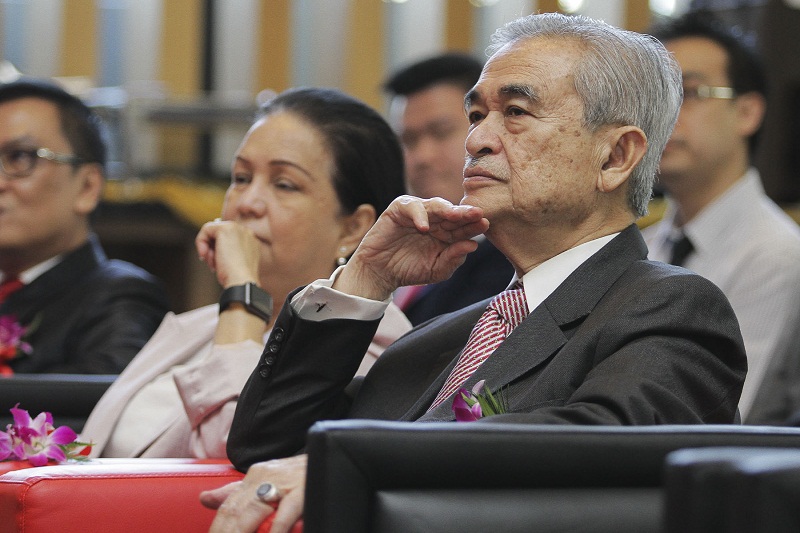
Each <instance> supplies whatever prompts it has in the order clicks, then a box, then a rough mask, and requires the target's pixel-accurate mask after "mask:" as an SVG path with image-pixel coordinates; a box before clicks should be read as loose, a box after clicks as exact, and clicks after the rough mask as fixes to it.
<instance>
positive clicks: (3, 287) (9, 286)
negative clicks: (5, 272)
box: [0, 277, 25, 304]
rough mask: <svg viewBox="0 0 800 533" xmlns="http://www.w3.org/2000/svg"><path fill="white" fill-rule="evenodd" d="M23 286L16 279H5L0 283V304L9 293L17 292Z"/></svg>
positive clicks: (20, 281)
mask: <svg viewBox="0 0 800 533" xmlns="http://www.w3.org/2000/svg"><path fill="white" fill-rule="evenodd" d="M23 285H25V284H24V283H22V280H20V279H19V278H17V277H12V278H6V279H4V280H3V281H2V282H1V283H0V304H2V303H3V302H5V301H6V298H8V297H9V296H10V295H11V293H13V292H16V291H18V290H19V289H21V288H22V287H23Z"/></svg>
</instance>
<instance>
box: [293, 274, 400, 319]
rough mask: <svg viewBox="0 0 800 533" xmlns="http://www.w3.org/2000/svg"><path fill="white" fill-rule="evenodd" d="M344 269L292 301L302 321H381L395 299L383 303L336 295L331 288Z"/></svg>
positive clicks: (339, 293)
mask: <svg viewBox="0 0 800 533" xmlns="http://www.w3.org/2000/svg"><path fill="white" fill-rule="evenodd" d="M343 268H344V267H343V266H341V267H339V268H337V269H336V270H334V272H333V274H331V277H330V278H328V279H318V280H317V281H314V282H313V283H310V284H309V285H307V286H306V287H305V288H304V289H302V290H301V291H300V292H298V293H297V294H295V295H294V298H292V302H291V305H292V309H294V311H295V312H296V313H297V315H298V316H299V317H300V318H302V319H303V320H310V321H312V322H321V321H322V320H330V319H349V320H378V319H379V318H381V317H382V316H383V313H384V312H385V311H386V308H387V307H388V306H389V303H390V302H391V301H392V298H391V297H389V298H387V299H386V300H384V301H382V302H380V301H377V300H370V299H369V298H361V297H360V296H353V295H351V294H346V293H343V292H340V291H337V290H335V289H333V288H332V285H333V283H334V281H336V277H337V276H338V275H339V273H340V272H341V270H342V269H343Z"/></svg>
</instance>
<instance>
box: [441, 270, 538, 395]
mask: <svg viewBox="0 0 800 533" xmlns="http://www.w3.org/2000/svg"><path fill="white" fill-rule="evenodd" d="M527 314H528V305H527V302H526V300H525V289H524V288H523V287H522V282H519V281H518V282H517V283H516V285H514V287H513V288H511V289H508V290H506V291H503V292H501V293H500V294H498V295H497V296H495V297H494V298H493V299H492V301H491V302H489V306H488V307H487V308H486V311H484V312H483V315H481V318H480V319H479V320H478V322H477V323H476V324H475V327H474V328H472V333H470V335H469V339H468V340H467V345H466V346H465V347H464V349H463V350H462V351H461V355H460V356H459V358H458V362H457V363H456V366H454V367H453V370H452V371H451V372H450V375H449V376H448V377H447V381H445V383H444V386H442V390H440V391H439V394H438V395H436V399H435V400H434V401H433V403H432V404H431V406H430V408H429V409H428V411H431V410H433V409H435V408H436V407H438V406H439V405H440V404H441V403H442V402H444V401H445V400H446V399H447V398H449V397H450V396H451V395H452V394H454V393H455V392H456V391H457V390H458V389H459V388H460V387H461V386H462V385H463V384H464V382H465V381H467V379H469V377H470V376H471V375H472V374H473V373H474V372H475V370H477V369H478V367H479V366H481V364H482V363H483V362H484V361H485V360H486V359H488V357H489V356H490V355H491V354H492V352H494V351H495V349H496V348H497V347H498V346H500V344H501V343H502V342H503V341H504V340H505V339H506V337H508V335H509V334H510V333H511V332H512V331H513V330H514V328H516V327H517V326H518V325H519V324H520V323H521V322H522V320H523V319H524V318H525V316H527Z"/></svg>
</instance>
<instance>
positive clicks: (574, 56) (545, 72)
mask: <svg viewBox="0 0 800 533" xmlns="http://www.w3.org/2000/svg"><path fill="white" fill-rule="evenodd" d="M584 53H585V47H584V46H583V45H582V44H581V43H580V42H579V41H577V40H576V39H574V38H566V37H557V36H537V37H529V38H525V39H521V40H518V41H515V42H512V43H509V44H507V45H505V46H503V47H502V48H500V49H499V50H498V51H497V52H496V53H495V54H493V55H492V57H490V58H489V60H488V61H487V62H486V66H485V67H484V69H483V72H482V73H481V77H480V79H479V80H478V82H477V83H476V84H475V86H474V87H473V88H472V89H471V90H470V91H468V92H467V94H466V96H465V99H464V103H465V108H469V107H470V106H471V105H473V104H475V103H478V102H481V103H485V102H487V101H489V100H493V99H503V98H507V97H517V96H520V97H526V98H528V99H531V100H540V99H541V98H542V97H543V96H544V95H545V94H547V93H559V94H561V95H562V96H566V95H569V94H574V93H575V88H574V78H575V70H576V67H577V65H578V63H579V61H580V60H581V59H582V57H583V55H584Z"/></svg>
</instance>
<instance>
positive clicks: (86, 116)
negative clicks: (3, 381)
mask: <svg viewBox="0 0 800 533" xmlns="http://www.w3.org/2000/svg"><path fill="white" fill-rule="evenodd" d="M105 158H106V150H105V146H104V144H103V141H102V139H101V135H100V125H99V120H98V117H97V116H96V115H95V114H94V113H93V112H92V111H91V110H90V109H89V108H88V107H87V106H86V105H84V104H83V102H81V101H80V100H79V99H78V98H76V97H74V96H72V95H70V94H69V93H67V92H66V91H64V90H63V89H61V88H60V87H59V86H57V85H55V84H52V83H51V82H48V81H44V80H34V79H20V80H17V81H14V82H10V83H7V84H0V345H2V346H0V373H2V374H13V373H42V372H48V373H49V372H58V373H88V374H116V373H119V372H120V371H122V370H123V368H125V366H126V365H127V364H128V362H129V361H130V360H131V359H132V358H133V356H134V355H136V353H137V352H138V351H139V349H140V348H141V347H142V346H143V345H144V343H145V342H146V341H147V339H148V338H149V337H150V336H151V335H152V333H153V332H154V331H155V329H156V328H157V327H158V324H159V323H160V322H161V319H162V318H163V316H164V314H165V313H166V311H167V308H168V305H167V301H166V299H165V296H164V291H163V288H162V287H161V286H160V283H159V282H158V280H156V279H155V278H154V277H153V276H151V275H150V274H148V273H147V272H145V271H144V270H142V269H140V268H138V267H136V266H133V265H131V264H128V263H125V262H122V261H116V260H109V259H107V258H106V256H105V254H104V253H103V250H102V248H101V247H100V244H99V242H98V240H97V238H96V236H94V235H93V234H92V232H91V229H90V224H89V216H90V214H91V213H92V211H94V209H95V208H96V207H97V204H98V202H99V200H100V195H101V190H102V187H103V180H104V170H103V167H104V164H105Z"/></svg>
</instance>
